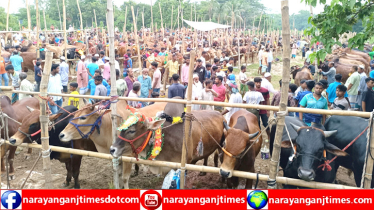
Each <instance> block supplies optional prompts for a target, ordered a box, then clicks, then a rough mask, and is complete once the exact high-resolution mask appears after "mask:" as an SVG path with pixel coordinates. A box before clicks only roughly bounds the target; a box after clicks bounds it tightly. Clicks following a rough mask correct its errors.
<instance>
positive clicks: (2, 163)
mask: <svg viewBox="0 0 374 210" xmlns="http://www.w3.org/2000/svg"><path fill="white" fill-rule="evenodd" d="M5 146H6V145H5V144H3V145H2V146H1V174H2V175H3V176H4V175H5V174H6V169H5V154H6V150H5Z"/></svg>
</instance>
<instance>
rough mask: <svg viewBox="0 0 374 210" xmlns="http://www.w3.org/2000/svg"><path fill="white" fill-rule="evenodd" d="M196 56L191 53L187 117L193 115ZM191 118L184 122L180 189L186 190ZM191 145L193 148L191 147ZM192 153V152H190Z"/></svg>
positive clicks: (194, 53) (193, 52)
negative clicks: (193, 79)
mask: <svg viewBox="0 0 374 210" xmlns="http://www.w3.org/2000/svg"><path fill="white" fill-rule="evenodd" d="M195 55H196V51H195V50H193V51H191V53H190V69H189V73H188V74H189V78H188V87H187V105H186V108H187V109H186V115H188V114H190V113H191V106H192V105H191V100H192V77H193V71H194V63H195ZM190 126H191V118H189V117H187V118H186V120H185V122H184V138H183V144H182V158H181V175H180V189H184V182H185V171H186V155H189V154H187V152H186V149H187V148H188V149H192V141H191V136H190V135H189V134H190V129H192V128H191V127H190ZM190 145H191V147H190ZM186 146H187V148H186ZM190 151H191V150H190ZM187 161H188V162H189V161H190V159H189V158H188V159H187Z"/></svg>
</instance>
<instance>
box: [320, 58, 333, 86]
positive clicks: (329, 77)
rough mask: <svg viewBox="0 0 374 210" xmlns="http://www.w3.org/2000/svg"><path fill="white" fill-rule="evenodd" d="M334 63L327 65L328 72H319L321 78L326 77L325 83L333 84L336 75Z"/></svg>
mask: <svg viewBox="0 0 374 210" xmlns="http://www.w3.org/2000/svg"><path fill="white" fill-rule="evenodd" d="M334 65H335V64H334V62H330V63H329V70H328V71H327V72H324V71H322V69H320V70H319V72H321V74H322V75H323V76H326V77H327V82H328V83H329V84H331V83H333V82H335V75H336V69H335V67H334Z"/></svg>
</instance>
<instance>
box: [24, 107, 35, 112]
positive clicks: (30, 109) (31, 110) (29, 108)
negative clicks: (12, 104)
mask: <svg viewBox="0 0 374 210" xmlns="http://www.w3.org/2000/svg"><path fill="white" fill-rule="evenodd" d="M26 108H27V109H28V110H29V111H30V112H33V111H35V109H33V108H31V107H29V106H26Z"/></svg>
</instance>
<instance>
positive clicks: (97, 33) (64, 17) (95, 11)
mask: <svg viewBox="0 0 374 210" xmlns="http://www.w3.org/2000/svg"><path fill="white" fill-rule="evenodd" d="M94 16H95V25H96V32H97V34H99V31H98V29H97V20H96V11H95V9H94ZM64 18H65V17H64Z"/></svg>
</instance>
